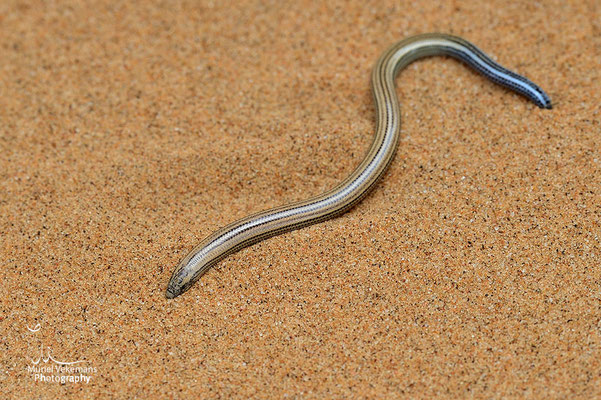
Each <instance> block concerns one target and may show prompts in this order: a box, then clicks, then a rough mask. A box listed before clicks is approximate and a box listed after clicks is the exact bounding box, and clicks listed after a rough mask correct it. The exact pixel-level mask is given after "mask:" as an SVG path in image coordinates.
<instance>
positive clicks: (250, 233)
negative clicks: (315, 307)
mask: <svg viewBox="0 0 601 400" xmlns="http://www.w3.org/2000/svg"><path fill="white" fill-rule="evenodd" d="M435 55H446V56H451V57H454V58H456V59H459V60H461V61H463V62H465V63H466V64H467V65H469V66H470V67H472V68H474V69H475V70H477V71H478V72H480V73H482V74H483V75H484V76H485V77H487V78H488V79H490V80H491V81H493V82H495V83H497V84H500V85H502V86H505V87H507V88H509V89H510V90H513V91H515V92H517V93H519V94H521V95H523V96H525V97H527V98H528V99H530V100H531V101H532V102H534V103H535V104H536V105H537V106H539V107H541V108H551V101H550V100H549V97H548V96H547V95H546V94H545V92H543V91H542V90H541V89H540V88H539V87H538V86H537V85H535V84H534V83H532V82H531V81H529V80H528V79H526V78H524V77H522V76H520V75H518V74H515V73H513V72H511V71H509V70H507V69H505V68H503V67H502V66H500V65H499V64H497V63H496V62H494V61H493V60H491V59H490V57H488V56H487V55H485V54H484V53H483V52H482V51H481V50H479V49H478V48H477V47H476V46H474V45H472V44H471V43H469V42H467V41H465V40H463V39H461V38H458V37H455V36H450V35H445V34H424V35H418V36H414V37H411V38H408V39H405V40H403V41H401V42H399V43H397V44H395V45H393V46H392V47H390V48H389V49H388V50H387V51H386V52H384V54H382V56H380V58H379V59H378V61H377V63H376V65H375V66H374V69H373V72H372V76H371V82H372V90H373V95H374V99H375V104H376V134H375V137H374V140H373V143H372V145H371V147H370V148H369V150H368V151H367V154H366V155H365V158H364V159H363V161H362V162H361V164H360V165H359V166H358V167H357V168H356V169H355V170H354V171H353V172H352V173H351V174H350V176H349V177H348V178H346V179H345V180H344V181H343V182H341V183H340V184H339V185H338V186H336V187H335V188H333V189H331V190H330V191H328V192H325V193H323V194H320V195H319V196H316V197H312V198H310V199H307V200H303V201H299V202H295V203H292V204H288V205H285V206H282V207H277V208H273V209H271V210H267V211H263V212H260V213H257V214H253V215H250V216H248V217H246V218H243V219H241V220H238V221H236V222H233V223H231V224H229V225H227V226H225V227H223V228H221V229H219V230H218V231H216V232H215V233H213V234H212V235H210V236H208V237H207V238H205V239H204V240H203V241H202V242H201V243H200V244H199V245H198V246H196V247H195V248H194V249H193V250H192V251H191V252H190V253H189V254H188V255H187V256H186V257H185V258H184V259H183V260H182V261H181V262H180V264H179V265H178V266H177V268H176V269H175V271H174V272H173V275H172V277H171V280H170V282H169V285H168V287H167V293H166V295H167V297H168V298H173V297H176V296H178V295H180V294H181V293H183V292H184V291H186V290H187V289H188V288H189V287H190V286H191V285H192V284H193V283H194V282H195V281H196V280H197V279H198V278H199V277H200V276H201V275H202V274H203V273H204V272H206V271H207V270H208V269H209V268H211V267H212V266H213V265H215V264H216V263H217V262H219V261H220V260H221V259H223V258H224V257H226V256H227V255H228V254H231V253H233V252H235V251H237V250H239V249H241V248H243V247H246V246H249V245H251V244H253V243H256V242H258V241H261V240H263V239H266V238H268V237H271V236H274V235H277V234H280V233H283V232H287V231H290V230H293V229H297V228H301V227H303V226H307V225H311V224H314V223H317V222H321V221H324V220H326V219H329V218H332V217H335V216H337V215H340V214H342V213H344V212H345V211H347V210H349V209H350V208H351V207H353V206H354V205H355V204H357V203H358V202H359V201H360V200H361V199H362V198H363V197H364V196H365V195H366V194H367V193H368V192H369V191H370V190H371V189H372V188H373V187H374V185H375V184H376V182H377V181H378V179H379V178H380V177H381V176H382V174H383V173H384V172H385V171H386V168H387V167H388V165H389V164H390V162H391V161H392V159H393V157H394V153H395V151H396V148H397V143H398V141H399V132H400V123H401V121H400V110H399V104H398V99H397V95H396V90H395V85H394V80H395V78H396V75H397V74H398V72H399V71H400V70H401V69H403V68H404V67H405V66H407V65H408V64H409V63H411V62H412V61H415V60H417V59H419V58H423V57H428V56H435Z"/></svg>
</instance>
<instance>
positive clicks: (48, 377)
mask: <svg viewBox="0 0 601 400" xmlns="http://www.w3.org/2000/svg"><path fill="white" fill-rule="evenodd" d="M27 329H28V330H29V332H31V333H32V334H36V333H37V332H39V331H40V330H41V329H42V326H41V325H40V324H37V325H36V326H34V327H33V328H30V327H27ZM30 361H31V364H30V365H27V367H26V370H27V372H29V373H30V374H31V377H32V379H33V380H34V381H35V382H45V383H52V382H56V383H61V384H66V383H80V382H81V383H90V379H91V378H92V374H95V373H96V372H97V370H96V367H94V366H91V365H90V362H89V361H87V360H75V361H62V360H59V359H57V358H55V357H54V356H53V355H52V350H51V349H50V347H46V348H44V343H40V351H39V354H38V355H37V356H36V357H33V358H30Z"/></svg>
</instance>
